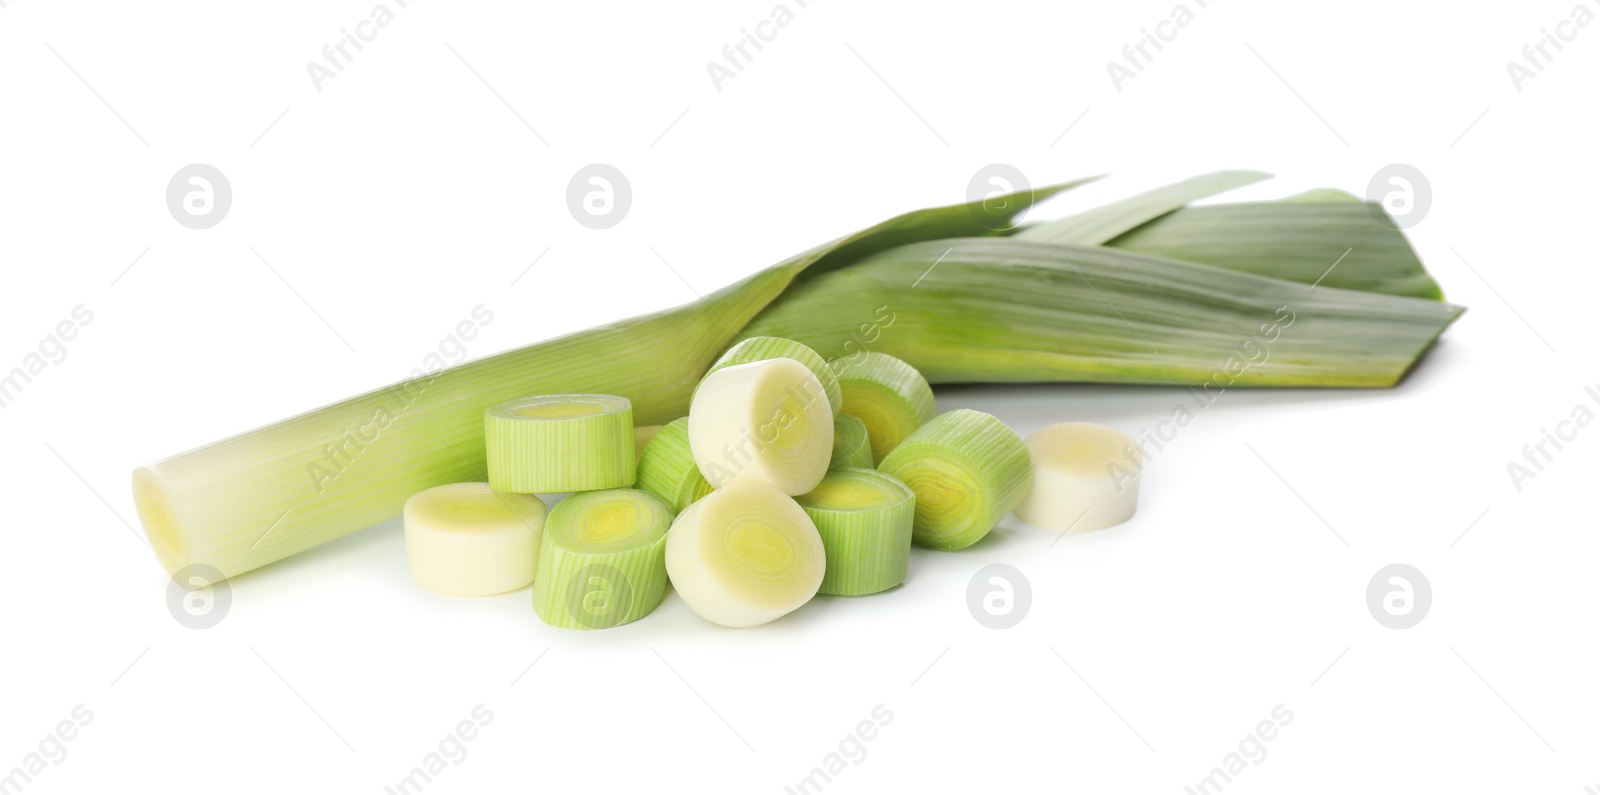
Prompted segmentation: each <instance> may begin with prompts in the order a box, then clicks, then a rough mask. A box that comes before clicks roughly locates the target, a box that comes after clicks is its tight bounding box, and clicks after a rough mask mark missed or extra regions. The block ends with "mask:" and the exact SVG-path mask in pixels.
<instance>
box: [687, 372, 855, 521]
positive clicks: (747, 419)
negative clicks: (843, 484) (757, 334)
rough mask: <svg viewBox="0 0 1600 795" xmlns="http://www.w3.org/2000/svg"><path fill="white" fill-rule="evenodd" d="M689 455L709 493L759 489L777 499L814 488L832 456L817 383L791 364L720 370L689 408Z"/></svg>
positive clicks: (829, 424)
mask: <svg viewBox="0 0 1600 795" xmlns="http://www.w3.org/2000/svg"><path fill="white" fill-rule="evenodd" d="M689 448H690V450H691V452H693V454H694V460H695V463H696V465H697V466H699V468H700V473H701V474H702V475H704V476H705V478H706V481H707V482H709V483H710V484H711V486H712V488H721V487H722V486H724V485H726V484H728V483H735V482H751V483H765V484H767V485H769V486H772V487H774V488H776V489H778V490H779V491H782V492H783V493H785V494H791V495H792V494H804V493H806V492H808V491H810V490H812V489H813V488H815V487H816V485H817V483H818V482H820V481H821V480H822V475H823V473H824V472H827V470H828V461H829V459H831V458H832V457H833V413H832V411H831V410H830V408H829V406H828V400H827V397H826V395H825V394H824V393H823V389H822V384H821V383H820V382H819V381H817V377H816V376H815V375H813V374H812V373H811V371H810V370H809V369H807V368H806V366H805V365H803V364H801V363H799V362H797V361H795V360H793V359H765V360H762V361H757V362H746V363H744V364H735V365H731V366H728V367H724V368H722V369H720V370H717V371H716V372H713V373H711V374H710V375H708V376H706V378H705V380H704V381H701V382H700V386H699V388H698V389H696V390H695V394H694V399H693V401H692V402H691V403H690V405H689Z"/></svg>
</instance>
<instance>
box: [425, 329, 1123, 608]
mask: <svg viewBox="0 0 1600 795" xmlns="http://www.w3.org/2000/svg"><path fill="white" fill-rule="evenodd" d="M484 423H485V426H484V428H485V440H486V450H487V454H488V465H489V473H488V482H487V483H455V484H450V485H445V486H439V487H436V488H432V489H428V490H427V491H423V492H421V493H419V494H416V495H414V496H413V497H411V498H410V499H409V500H408V501H407V502H406V506H405V512H404V517H405V536H406V551H407V558H408V561H409V564H410V568H411V574H412V577H413V578H414V579H415V580H416V581H417V583H419V584H420V585H422V586H423V587H425V588H427V589H429V590H431V591H435V592H438V593H443V594H449V595H453V596H486V595H491V594H500V593H506V592H509V591H515V590H518V589H521V588H525V587H527V586H528V585H530V584H531V585H532V586H533V607H534V611H535V612H536V613H537V614H538V615H539V617H540V618H541V619H543V620H544V621H545V622H546V623H548V624H550V625H552V626H557V627H564V628H568V629H601V628H606V627H614V626H618V625H620V624H626V623H628V622H631V621H635V620H637V619H640V618H643V617H644V616H646V615H648V614H649V613H650V612H651V611H653V610H655V609H656V607H657V606H659V605H660V604H661V602H662V599H663V598H664V597H665V595H666V590H667V585H668V583H669V582H670V583H671V585H672V587H673V589H674V590H676V591H677V593H678V595H679V596H680V597H681V598H682V599H683V601H684V602H685V603H686V604H687V605H688V606H689V607H690V608H691V609H693V610H694V612H695V613H697V614H699V615H700V616H701V617H703V618H705V619H706V620H708V621H711V622H713V623H716V624H720V625H722V626H726V627H752V626H758V625H761V624H765V623H768V622H770V621H772V620H774V619H777V618H779V617H782V616H784V615H786V614H788V613H790V612H793V611H794V610H796V609H798V608H799V607H801V606H802V605H804V604H805V603H806V602H808V601H810V600H811V598H812V597H813V596H816V595H817V594H819V593H821V594H832V595H842V596H862V595H866V594H873V593H879V592H882V591H886V590H888V589H890V588H894V587H895V586H897V585H900V584H901V583H903V582H904V581H905V580H906V576H907V574H908V572H909V569H910V562H911V548H912V546H920V547H924V548H928V549H936V550H953V549H963V548H966V547H969V546H971V545H973V544H974V543H977V542H978V540H979V539H982V538H983V537H984V536H985V535H987V534H988V533H989V531H990V530H992V529H993V528H994V527H995V526H996V525H997V524H999V522H1000V520H1001V519H1003V518H1004V517H1005V516H1006V515H1007V514H1009V513H1011V512H1012V511H1015V512H1016V513H1017V516H1018V518H1020V519H1022V520H1023V521H1025V522H1028V523H1030V524H1033V525H1036V526H1039V527H1043V528H1047V529H1051V530H1057V531H1062V532H1065V531H1068V530H1074V529H1080V530H1088V529H1096V528H1101V527H1108V526H1111V525H1114V524H1118V523H1121V522H1123V521H1126V520H1127V519H1128V518H1129V517H1130V516H1132V515H1133V512H1134V509H1135V507H1136V505H1137V501H1138V485H1139V471H1140V462H1141V459H1140V456H1139V451H1138V448H1137V447H1136V446H1134V445H1133V443H1132V442H1131V441H1130V440H1129V439H1128V438H1127V437H1126V436H1124V435H1122V434H1121V433H1119V432H1117V431H1115V430H1113V429H1110V428H1107V427H1104V426H1100V425H1095V424H1093V423H1083V422H1070V423H1061V424H1058V425H1052V426H1049V427H1047V428H1044V429H1042V430H1040V431H1038V432H1036V433H1034V434H1033V435H1032V436H1030V437H1029V438H1028V439H1027V440H1026V441H1024V440H1023V439H1021V438H1020V437H1018V435H1017V434H1016V432H1015V431H1013V430H1012V429H1011V428H1010V427H1008V426H1006V424H1005V423H1003V422H1001V421H1000V420H998V419H996V418H995V417H993V416H991V415H989V414H984V413H982V412H979V411H972V410H970V409H959V410H956V411H948V412H945V413H943V414H938V413H937V412H936V410H935V407H934V397H933V390H932V389H931V388H930V387H929V386H928V382H927V380H926V379H925V378H923V376H922V374H921V373H919V372H917V371H916V370H915V369H914V368H912V367H911V366H910V365H908V364H906V363H905V362H903V361H901V360H899V359H896V358H894V357H892V356H888V355H886V354H882V353H875V352H861V353H857V354H854V355H852V356H848V357H845V358H842V359H836V360H833V361H829V360H826V359H824V358H823V357H822V356H820V355H818V354H817V353H816V352H815V351H813V350H812V349H810V348H808V347H806V346H804V345H802V344H800V343H798V342H794V341H792V340H788V339H783V338H779V337H752V338H749V339H745V340H743V341H741V342H739V343H738V344H736V345H734V346H733V347H732V348H730V349H728V350H727V352H725V353H724V354H723V355H722V357H721V358H720V359H718V360H717V362H716V363H715V364H713V365H712V367H711V369H710V371H709V372H707V374H706V375H705V377H704V378H703V379H702V380H701V381H700V384H699V386H698V387H696V389H695V393H694V396H693V399H692V400H691V402H690V406H689V415H688V416H687V417H683V418H680V419H677V420H674V421H672V422H670V423H667V424H666V425H663V426H646V427H637V428H636V427H634V425H633V411H632V406H631V405H630V403H629V402H628V400H627V399H626V398H621V397H617V396H614V395H578V394H569V395H537V396H533V397H527V398H522V399H518V400H512V401H507V402H505V403H501V404H499V405H496V406H493V407H491V408H489V409H488V410H487V412H486V413H485V417H484ZM541 494H546V495H548V494H565V495H567V496H565V497H564V498H562V499H560V500H559V501H558V502H556V503H555V506H554V507H553V508H551V509H548V510H547V509H546V507H545V502H544V501H543V500H541V499H540V497H539V496H537V495H541Z"/></svg>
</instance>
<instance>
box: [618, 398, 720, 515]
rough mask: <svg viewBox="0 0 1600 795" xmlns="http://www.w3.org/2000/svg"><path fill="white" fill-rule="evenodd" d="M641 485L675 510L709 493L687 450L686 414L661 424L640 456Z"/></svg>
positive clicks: (708, 485)
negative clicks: (659, 429)
mask: <svg viewBox="0 0 1600 795" xmlns="http://www.w3.org/2000/svg"><path fill="white" fill-rule="evenodd" d="M635 485H637V486H638V487H639V488H640V489H642V490H644V491H648V492H650V493H651V494H654V495H656V496H657V497H660V498H661V499H663V500H666V501H667V504H668V505H670V506H672V512H673V513H674V514H676V513H678V512H680V511H682V510H683V509H684V508H687V507H689V504H690V503H692V502H694V501H695V500H698V499H700V498H701V497H704V496H706V495H707V494H710V493H711V484H710V483H707V482H706V478H705V476H704V475H702V474H700V467H699V465H697V464H695V462H694V454H693V453H691V452H689V418H688V417H680V418H678V419H675V420H673V421H672V422H669V423H667V424H666V425H663V426H662V427H661V431H660V432H659V433H657V434H656V435H655V438H653V439H651V440H650V444H648V445H646V446H645V448H644V453H643V454H642V455H640V456H639V481H638V483H636V484H635Z"/></svg>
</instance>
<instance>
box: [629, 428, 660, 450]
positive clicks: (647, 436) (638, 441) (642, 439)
mask: <svg viewBox="0 0 1600 795" xmlns="http://www.w3.org/2000/svg"><path fill="white" fill-rule="evenodd" d="M662 427H663V426H660V425H635V426H633V454H634V456H635V457H638V456H643V455H644V448H646V447H648V446H649V445H650V440H651V439H654V438H656V434H658V433H660V432H661V428H662Z"/></svg>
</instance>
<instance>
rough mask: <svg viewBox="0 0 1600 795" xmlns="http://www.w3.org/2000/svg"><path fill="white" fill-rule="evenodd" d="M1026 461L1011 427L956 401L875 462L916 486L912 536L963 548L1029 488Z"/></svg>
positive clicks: (941, 546) (934, 545) (936, 545)
mask: <svg viewBox="0 0 1600 795" xmlns="http://www.w3.org/2000/svg"><path fill="white" fill-rule="evenodd" d="M1032 468H1033V467H1032V464H1031V463H1030V461H1029V458H1028V448H1027V447H1026V446H1025V445H1023V443H1022V439H1020V438H1018V437H1017V434H1016V432H1015V431H1013V430H1011V428H1009V427H1007V425H1006V424H1005V423H1003V422H1001V421H1000V420H999V419H997V418H995V417H994V416H993V415H991V414H984V413H983V412H981V411H973V410H971V409H956V410H955V411H947V412H945V413H943V414H940V415H939V416H937V417H934V418H933V420H932V421H930V422H929V423H928V424H927V425H924V426H922V427H921V428H918V429H917V430H916V432H915V433H913V434H911V435H910V436H909V437H906V440H905V441H903V442H901V443H900V445H899V446H898V447H896V448H895V449H894V450H893V451H891V452H890V453H889V455H888V456H887V457H885V458H884V459H883V463H882V464H879V465H878V470H879V471H880V472H884V473H886V474H889V475H893V476H894V477H896V478H898V479H899V480H900V482H902V483H904V484H906V485H907V486H909V487H910V488H911V490H912V491H914V492H916V495H917V500H916V523H915V525H914V527H913V530H912V536H911V538H912V542H913V543H915V544H916V545H917V546H921V547H928V548H930V549H964V548H966V547H970V546H972V545H973V544H975V543H977V541H978V539H980V538H983V537H984V536H985V535H988V534H989V531H990V530H992V529H994V526H995V525H997V524H999V523H1000V520H1001V519H1003V518H1005V515H1006V514H1008V513H1010V512H1011V509H1012V508H1015V507H1016V506H1017V503H1019V502H1021V501H1022V498H1023V496H1025V495H1026V494H1027V493H1028V485H1029V482H1030V480H1031V473H1032Z"/></svg>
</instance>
